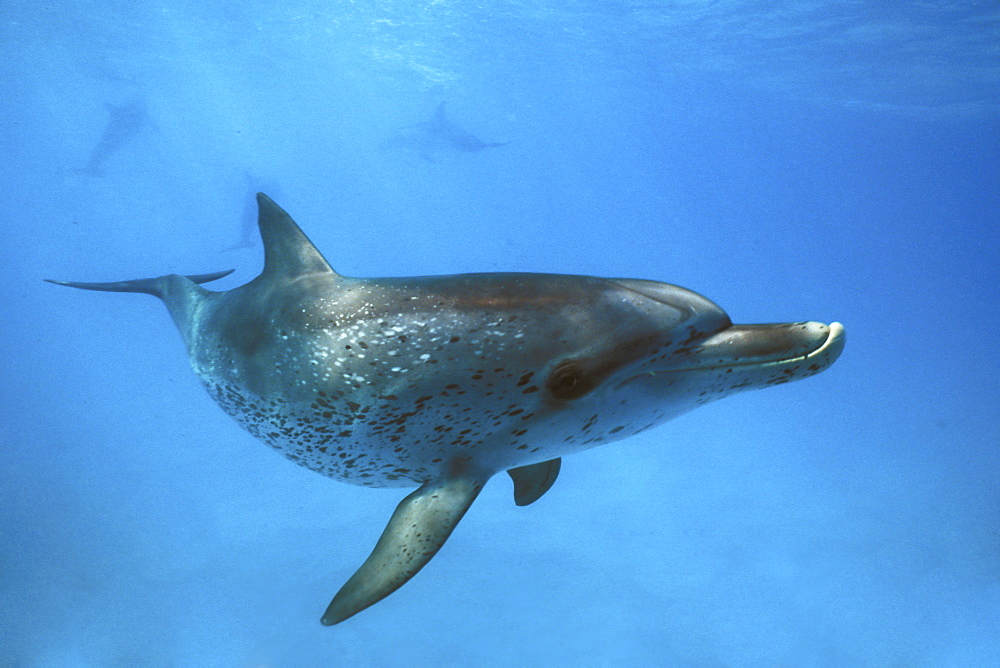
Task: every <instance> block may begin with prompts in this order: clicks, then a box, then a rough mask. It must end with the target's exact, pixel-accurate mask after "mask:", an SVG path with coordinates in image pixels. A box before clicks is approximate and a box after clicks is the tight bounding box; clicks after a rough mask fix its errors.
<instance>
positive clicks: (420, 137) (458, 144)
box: [386, 102, 509, 162]
mask: <svg viewBox="0 0 1000 668" xmlns="http://www.w3.org/2000/svg"><path fill="white" fill-rule="evenodd" d="M508 143H509V142H505V141H499V142H484V141H482V140H481V139H479V137H477V136H475V135H474V134H472V133H471V132H469V131H467V130H465V129H464V128H462V127H460V126H458V125H456V124H455V123H454V122H453V121H452V120H451V119H450V118H448V114H447V113H446V112H445V103H444V102H442V103H441V104H439V105H438V106H437V109H436V110H435V111H434V115H433V116H431V118H430V120H427V121H423V122H421V123H415V124H413V125H410V126H407V127H405V128H403V129H401V130H399V131H398V132H396V134H395V135H393V136H392V138H390V139H389V141H388V142H386V145H387V146H397V147H401V148H404V149H410V150H412V151H416V152H417V153H418V154H420V155H421V156H422V157H423V158H424V159H426V160H430V161H432V162H433V155H434V154H435V153H443V152H453V153H476V152H478V151H482V150H484V149H487V148H496V147H498V146H506V145H507V144H508Z"/></svg>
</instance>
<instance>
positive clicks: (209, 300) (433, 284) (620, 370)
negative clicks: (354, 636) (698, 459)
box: [52, 194, 844, 624]
mask: <svg viewBox="0 0 1000 668" xmlns="http://www.w3.org/2000/svg"><path fill="white" fill-rule="evenodd" d="M257 200H258V204H259V225H260V233H261V236H262V238H263V241H264V251H265V263H264V270H263V272H262V273H261V274H260V275H259V276H258V277H257V278H255V279H253V280H252V281H250V282H249V283H247V284H246V285H243V286H241V287H238V288H234V289H232V290H228V291H226V292H211V291H208V290H205V289H204V288H202V287H200V285H199V284H200V283H205V282H208V281H212V280H215V279H217V278H221V277H223V276H225V275H227V274H228V273H229V272H220V273H215V274H203V275H197V276H187V277H185V276H178V275H169V276H162V277H160V278H149V279H140V280H133V281H123V282H118V283H67V282H60V281H52V282H54V283H60V284H61V285H68V286H71V287H77V288H84V289H89V290H105V291H112V292H144V293H147V294H151V295H155V296H157V297H159V298H160V299H162V300H163V301H164V303H166V305H167V308H168V309H169V310H170V314H171V315H172V316H173V319H174V321H175V322H176V324H177V327H178V329H179V330H180V332H181V335H182V336H183V337H184V342H185V343H186V345H187V349H188V354H189V356H190V358H191V364H192V366H193V368H194V370H195V372H196V373H197V374H198V376H199V377H200V378H201V380H202V382H203V383H204V384H205V387H206V388H207V389H208V392H209V394H211V395H212V396H213V397H214V398H215V400H216V401H217V402H218V403H219V405H220V406H222V408H223V409H224V410H225V411H226V412H227V413H229V414H230V415H232V416H233V417H234V418H235V419H236V420H237V421H238V422H239V423H240V424H242V425H243V426H244V427H245V428H246V429H247V430H249V431H250V433H252V434H253V435H254V436H257V437H258V438H260V439H261V440H263V441H265V442H266V443H267V444H268V445H270V446H272V447H273V448H275V449H276V450H278V451H279V452H281V453H282V454H283V455H285V456H286V457H288V458H289V459H291V460H293V461H295V462H297V463H299V464H301V465H302V466H306V467H308V468H310V469H312V470H314V471H317V472H319V473H322V474H324V475H327V476H330V477H332V478H336V479H339V480H343V481H345V482H351V483H355V484H360V485H368V486H372V487H408V486H419V487H418V489H417V490H416V491H414V492H413V493H411V494H410V495H409V496H407V497H406V498H405V499H403V501H402V503H400V505H399V507H398V508H397V509H396V512H395V513H394V514H393V516H392V518H391V519H390V520H389V524H388V526H387V527H386V528H385V531H384V532H383V533H382V537H381V538H379V540H378V543H377V544H376V546H375V549H374V551H373V552H372V553H371V555H370V556H369V557H368V559H367V560H366V561H365V562H364V564H362V566H361V568H360V569H359V570H358V571H357V572H356V573H355V574H354V575H353V576H352V577H351V578H350V579H349V580H348V581H347V583H346V584H345V585H344V586H343V587H342V588H341V590H340V591H339V592H338V593H337V595H336V596H335V597H334V599H333V601H332V603H330V606H329V607H328V608H327V610H326V613H325V614H324V615H323V617H322V622H323V623H324V624H336V623H338V622H341V621H343V620H345V619H347V618H348V617H350V616H352V615H354V614H355V613H357V612H359V611H361V610H363V609H364V608H366V607H368V606H370V605H372V604H373V603H376V602H377V601H379V600H381V599H382V598H384V597H385V596H388V595H389V594H391V593H392V592H393V591H395V590H396V589H398V588H399V587H400V586H401V585H402V584H404V583H405V582H406V581H407V580H409V579H410V578H411V577H413V575H414V574H415V573H416V572H417V571H419V570H420V569H421V568H422V567H423V566H424V565H425V564H426V563H427V562H428V561H429V560H430V559H431V557H433V556H434V554H435V553H437V551H438V550H439V549H440V547H441V545H442V544H443V543H444V542H445V540H446V539H447V538H448V536H449V535H450V534H451V532H452V530H453V529H454V528H455V525H456V524H457V523H458V522H459V520H461V518H462V516H463V515H464V514H465V512H466V511H467V510H468V508H469V506H470V505H471V504H472V502H473V500H475V498H476V496H477V495H478V494H479V492H480V490H481V489H482V487H483V485H484V484H485V483H486V481H487V480H489V478H490V477H491V476H493V475H494V474H495V473H497V472H500V471H508V473H509V474H510V475H511V477H512V478H513V480H514V494H515V501H516V502H517V504H518V505H527V504H529V503H532V502H534V501H535V500H537V499H538V498H539V497H540V496H542V494H544V493H545V492H546V491H547V490H548V489H549V487H550V486H551V485H552V484H553V482H555V479H556V476H557V475H558V473H559V466H560V459H559V458H560V457H562V456H563V455H567V454H571V453H573V452H577V451H580V450H584V449H586V448H590V447H593V446H596V445H600V444H602V443H608V442H610V441H615V440H618V439H622V438H626V437H628V436H631V435H633V434H637V433H639V432H642V431H645V430H647V429H650V428H651V427H655V426H656V425H658V424H660V423H662V422H664V421H666V420H669V419H671V418H673V417H676V416H677V415H680V414H681V413H684V412H686V411H688V410H691V409H692V408H695V407H697V406H700V405H702V404H706V403H708V402H710V401H714V400H715V399H720V398H722V397H725V396H728V395H730V394H734V393H736V392H740V391H742V390H749V389H754V388H760V387H768V386H771V385H779V384H782V383H787V382H789V381H792V380H797V379H800V378H805V377H807V376H811V375H814V374H816V373H819V372H820V371H822V370H824V369H826V368H827V367H828V366H830V364H832V363H833V362H834V360H836V359H837V357H838V356H839V355H840V352H841V350H842V349H843V347H844V328H843V327H842V326H841V325H840V324H839V323H833V324H831V325H824V324H820V323H816V322H801V323H793V324H776V325H734V324H732V322H730V320H729V317H728V316H727V315H726V314H725V312H723V311H722V309H720V308H719V307H718V306H716V305H715V304H713V303H712V302H710V301H709V300H707V299H705V298H704V297H701V296H700V295H698V294H696V293H694V292H691V291H689V290H685V289H684V288H680V287H677V286H674V285H668V284H666V283H657V282H653V281H645V280H637V279H605V278H595V277H590V276H567V275H557V274H513V273H511V274H463V275H456V276H426V277H416V278H379V279H369V278H349V277H346V276H341V275H339V274H337V273H336V272H334V271H333V269H331V268H330V265H329V264H327V261H326V260H325V259H324V258H323V256H322V255H321V254H320V253H319V251H318V250H316V248H315V247H314V246H313V245H312V243H311V242H310V241H309V239H308V238H306V236H305V234H303V233H302V231H301V230H300V229H299V227H298V226H297V225H296V224H295V222H294V221H293V220H292V219H291V218H290V217H289V216H288V214H286V213H285V212H284V211H283V210H282V209H281V208H279V207H278V206H277V205H276V204H275V203H274V202H272V201H271V200H270V199H269V198H268V197H267V196H265V195H263V194H258V195H257Z"/></svg>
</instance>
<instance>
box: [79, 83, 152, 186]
mask: <svg viewBox="0 0 1000 668" xmlns="http://www.w3.org/2000/svg"><path fill="white" fill-rule="evenodd" d="M104 106H105V107H107V109H108V123H107V125H105V126H104V132H102V133H101V138H100V139H99V140H98V142H97V144H96V145H95V146H94V148H93V149H91V151H90V157H89V158H88V159H87V164H86V166H84V167H83V168H81V169H78V170H76V172H77V173H78V174H86V175H87V176H97V177H101V176H104V165H105V163H106V162H107V161H108V160H109V159H110V158H111V156H113V155H114V154H116V153H118V151H120V150H121V148H122V147H123V146H125V145H126V144H128V143H129V142H131V141H132V140H134V139H135V137H136V136H138V135H139V134H140V133H142V131H143V130H145V129H146V128H147V127H149V126H151V125H152V123H151V121H150V119H149V114H148V113H147V112H146V105H145V104H143V103H142V102H139V101H136V102H131V103H129V104H126V105H114V104H106V105H104Z"/></svg>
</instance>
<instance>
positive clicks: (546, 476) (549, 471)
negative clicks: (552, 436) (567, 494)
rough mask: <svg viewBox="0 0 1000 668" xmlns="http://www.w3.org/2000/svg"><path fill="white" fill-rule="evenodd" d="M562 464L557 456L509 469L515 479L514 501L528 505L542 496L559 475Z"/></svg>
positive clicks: (521, 504) (520, 504)
mask: <svg viewBox="0 0 1000 668" xmlns="http://www.w3.org/2000/svg"><path fill="white" fill-rule="evenodd" d="M561 465H562V460H561V459H559V458H556V459H550V460H549V461H547V462H539V463H538V464H529V465H528V466H518V467H517V468H514V469H510V470H508V471H507V473H508V474H510V477H511V479H512V480H513V481H514V503H516V504H517V505H519V506H527V505H530V504H532V503H534V502H535V501H538V499H540V498H542V494H545V492H547V491H549V487H552V484H553V483H554V482H555V481H556V478H558V477H559V467H560V466H561Z"/></svg>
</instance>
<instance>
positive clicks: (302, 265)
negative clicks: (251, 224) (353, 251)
mask: <svg viewBox="0 0 1000 668" xmlns="http://www.w3.org/2000/svg"><path fill="white" fill-rule="evenodd" d="M257 211H258V213H257V225H258V226H259V227H260V236H261V239H262V240H263V241H264V271H263V273H262V274H261V275H262V276H267V277H277V276H285V277H292V276H301V275H303V274H324V273H330V274H335V273H336V272H335V271H334V270H333V269H332V268H331V267H330V264H329V263H328V262H327V261H326V258H324V257H323V254H322V253H320V252H319V251H318V250H316V247H315V246H314V245H313V243H312V242H311V241H309V237H307V236H306V235H305V233H303V232H302V230H301V229H299V226H298V225H297V224H296V223H295V221H294V220H292V217H291V216H289V215H288V214H287V213H285V210H284V209H282V208H281V207H280V206H278V205H277V204H275V203H274V201H273V200H272V199H271V198H270V197H268V196H267V195H265V194H264V193H257Z"/></svg>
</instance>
